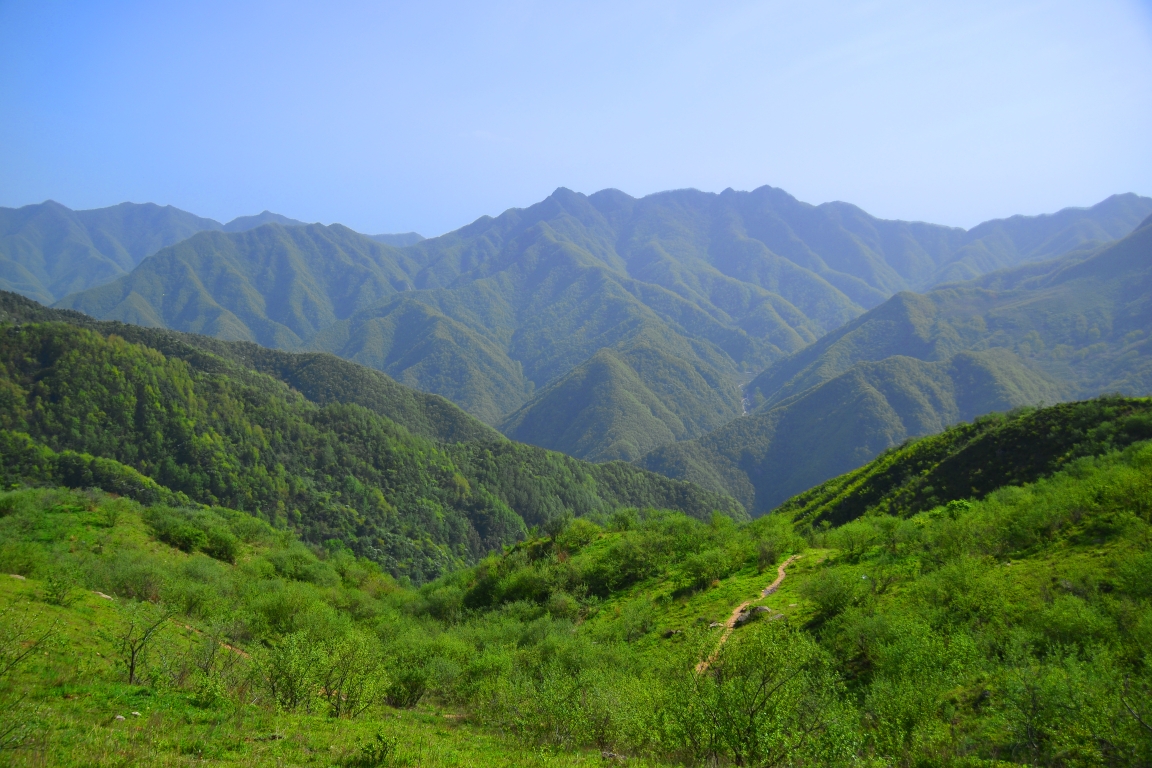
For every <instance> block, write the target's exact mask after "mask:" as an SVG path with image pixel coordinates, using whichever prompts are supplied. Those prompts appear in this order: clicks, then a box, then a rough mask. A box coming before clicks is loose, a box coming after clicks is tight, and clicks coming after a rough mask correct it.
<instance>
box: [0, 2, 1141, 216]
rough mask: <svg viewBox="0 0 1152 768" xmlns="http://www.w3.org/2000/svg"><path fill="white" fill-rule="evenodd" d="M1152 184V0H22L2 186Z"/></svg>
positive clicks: (370, 189) (205, 195)
mask: <svg viewBox="0 0 1152 768" xmlns="http://www.w3.org/2000/svg"><path fill="white" fill-rule="evenodd" d="M764 184H769V185H771V186H774V187H780V188H783V189H785V190H787V191H788V192H790V193H792V194H793V195H795V196H796V197H798V198H799V199H801V200H804V201H806V202H810V203H821V202H826V201H831V200H843V201H847V202H851V203H855V204H856V205H859V206H860V207H862V208H864V209H865V210H866V211H868V212H869V213H872V214H873V215H876V216H881V217H884V218H899V219H912V220H922V221H932V222H937V223H941V224H950V225H955V226H963V227H970V226H972V225H974V224H976V223H978V222H980V221H983V220H986V219H989V218H996V217H1002V216H1008V215H1012V214H1016V213H1024V214H1036V213H1043V212H1050V211H1055V210H1058V209H1059V208H1063V207H1065V206H1084V205H1091V204H1093V203H1095V202H1098V201H1100V200H1102V199H1104V198H1105V197H1107V196H1108V195H1110V194H1113V193H1118V192H1137V193H1140V194H1144V195H1152V0H1091V1H1088V0H1082V1H1078V2H1062V1H1061V0H1051V1H1049V2H1024V1H1020V0H995V1H994V2H985V0H970V1H968V2H963V3H959V2H931V1H930V0H929V1H926V0H916V1H914V2H913V1H909V2H903V1H900V0H893V1H891V2H889V1H885V0H861V1H860V2H822V1H821V0H805V1H804V2H796V1H795V0H788V1H787V2H728V1H726V0H714V1H713V2H707V3H705V2H692V3H690V2H677V1H676V0H663V1H661V2H646V1H637V2H632V1H630V0H613V1H612V2H594V1H592V2H579V3H577V2H563V1H562V0H551V1H547V2H532V1H529V0H519V1H517V0H509V1H507V2H490V3H467V4H465V3H450V2H436V1H435V0H430V1H426V2H420V3H416V2H409V3H390V2H327V3H320V2H292V1H291V0H287V1H281V2H244V1H243V0H229V2H216V1H215V0H198V1H197V2H195V3H193V2H183V3H175V2H163V0H150V1H149V2H115V0H109V1H107V2H54V1H53V0H29V1H27V2H25V1H24V0H0V206H20V205H26V204H30V203H37V202H41V201H43V200H45V199H53V200H56V201H58V202H61V203H63V204H64V205H67V206H69V207H72V208H95V207H101V206H106V205H113V204H116V203H119V202H123V201H126V200H127V201H132V202H155V203H160V204H170V205H175V206H177V207H178V208H183V209H185V210H188V211H192V212H193V213H197V214H199V215H202V216H209V217H212V218H215V219H218V220H221V221H227V220H228V219H231V218H233V217H235V216H240V215H248V214H253V213H257V212H259V211H262V210H265V209H270V210H273V211H276V212H278V213H282V214H284V215H287V216H291V217H294V218H298V219H302V220H305V221H321V222H324V223H332V222H340V223H343V224H345V225H347V226H350V227H352V228H353V229H356V230H358V231H362V232H367V233H370V234H374V233H380V232H404V231H411V230H415V231H418V232H420V233H422V234H424V235H429V236H431V235H436V234H440V233H443V232H446V231H449V230H452V229H455V228H457V227H460V226H463V225H464V224H466V223H468V222H470V221H473V220H474V219H476V218H477V217H479V216H481V215H485V214H487V215H496V214H499V213H500V212H501V211H503V210H505V209H507V208H510V207H523V206H526V205H531V204H532V203H534V202H537V201H539V200H541V199H543V198H544V197H546V196H547V195H548V194H550V193H551V192H552V191H553V190H554V189H555V188H556V187H560V186H563V187H568V188H569V189H574V190H576V191H578V192H584V193H588V194H590V193H592V192H595V191H597V190H599V189H603V188H606V187H615V188H617V189H621V190H623V191H625V192H627V193H629V194H631V195H635V196H641V195H646V194H650V193H653V192H658V191H662V190H666V189H676V188H684V187H695V188H697V189H702V190H707V191H714V192H719V191H722V190H723V189H725V188H727V187H732V188H735V189H754V188H756V187H759V186H762V185H764Z"/></svg>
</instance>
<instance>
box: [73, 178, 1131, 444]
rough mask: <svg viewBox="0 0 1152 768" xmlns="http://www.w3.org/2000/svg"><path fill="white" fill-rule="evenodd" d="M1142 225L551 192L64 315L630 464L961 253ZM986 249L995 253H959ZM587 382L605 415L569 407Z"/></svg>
mask: <svg viewBox="0 0 1152 768" xmlns="http://www.w3.org/2000/svg"><path fill="white" fill-rule="evenodd" d="M1147 212H1152V201H1150V200H1146V199H1145V198H1139V197H1136V196H1133V195H1127V196H1118V197H1116V198H1110V199H1109V200H1107V201H1105V202H1104V203H1101V204H1100V205H1098V206H1095V207H1093V208H1090V209H1068V210H1065V211H1062V212H1060V213H1058V214H1054V215H1053V216H1048V217H1017V218H1016V219H1011V220H1005V221H1003V222H989V223H987V224H986V225H982V227H983V229H980V228H978V229H977V230H973V231H972V232H965V231H963V230H960V229H954V228H947V227H939V226H934V225H929V224H920V223H907V222H893V221H882V220H879V219H875V218H874V217H871V216H869V215H867V214H866V213H864V212H863V211H861V210H860V209H858V208H855V207H853V206H850V205H847V204H844V203H829V204H826V205H820V206H812V205H808V204H805V203H801V202H800V201H798V200H796V199H795V198H793V197H791V196H790V195H788V194H787V193H785V192H783V191H781V190H778V189H772V188H770V187H762V188H760V189H757V190H755V191H753V192H734V191H732V190H727V191H725V192H724V193H722V194H719V195H714V194H707V193H702V192H697V191H695V190H679V191H675V192H667V193H660V194H657V195H650V196H648V197H645V198H642V199H635V198H632V197H629V196H628V195H625V194H623V193H621V192H618V191H616V190H604V191H602V192H598V193H596V194H594V195H591V196H585V195H581V194H577V193H574V192H571V191H569V190H566V189H558V190H556V192H555V193H554V194H553V195H551V196H550V197H549V198H548V199H546V200H544V201H542V202H540V203H538V204H536V205H534V206H531V207H529V208H525V209H513V210H509V211H506V212H505V213H503V214H501V215H500V216H499V217H496V218H490V217H484V218H481V219H479V220H477V221H476V222H474V223H472V224H470V225H468V226H466V227H463V228H462V229H459V230H457V231H455V232H451V233H449V234H447V235H444V236H442V237H438V238H432V239H420V240H418V241H415V242H413V243H412V244H410V245H408V246H407V247H404V248H392V247H390V245H384V244H381V242H379V240H380V238H368V237H364V236H360V235H357V234H355V233H353V232H351V231H350V230H347V229H345V228H342V227H339V226H333V227H321V226H319V225H311V226H306V227H294V228H292V229H290V230H286V229H283V228H279V227H277V226H266V227H261V228H259V229H255V230H252V231H250V232H247V233H241V234H236V235H228V234H218V233H202V234H200V235H197V236H196V237H193V238H191V239H189V240H187V241H185V242H182V243H180V244H178V245H176V246H174V247H171V248H168V249H165V250H163V251H161V252H160V253H158V254H156V255H155V256H154V257H152V258H150V259H148V260H147V262H145V263H143V264H141V265H140V266H139V267H138V268H137V269H136V270H135V271H134V272H133V273H132V274H131V275H129V276H125V277H124V278H122V279H119V280H117V281H115V282H114V283H110V284H108V285H104V286H102V287H98V288H95V289H92V290H89V291H86V292H82V293H79V294H75V295H72V296H69V297H67V298H66V299H65V300H64V301H62V302H61V303H60V306H65V307H70V308H74V309H79V310H81V311H83V312H86V313H88V314H91V315H93V316H95V317H98V318H101V319H116V320H121V321H124V322H130V323H138V324H143V325H152V326H157V327H167V328H173V329H177V330H183V331H191V332H196V333H204V334H208V335H212V336H218V337H221V338H227V339H244V340H249V341H254V342H257V343H260V344H263V345H266V346H273V347H277V348H281V349H287V350H304V349H310V350H316V351H326V352H331V353H333V354H336V355H339V356H340V357H344V358H347V359H349V360H354V361H356V362H359V363H362V364H364V365H366V366H369V367H372V368H376V369H377V370H381V371H384V372H386V373H388V374H389V375H390V376H392V377H393V378H395V379H396V380H397V381H400V382H401V383H403V384H405V385H408V386H411V387H414V388H417V389H421V390H424V391H427V392H434V393H436V394H440V395H443V396H444V397H446V398H448V399H450V400H452V401H453V402H455V403H456V404H458V405H460V406H461V407H463V408H465V409H466V410H467V411H469V412H470V413H472V414H473V415H475V416H477V417H479V418H481V419H482V420H484V421H485V422H487V423H488V424H491V425H494V426H495V425H505V427H506V429H507V430H509V432H508V434H510V435H514V436H515V437H517V438H518V439H523V440H526V441H529V442H532V443H534V444H537V445H540V446H543V447H547V448H552V449H557V450H565V451H571V452H573V455H575V456H578V457H583V458H590V459H596V460H600V459H604V458H624V459H633V458H636V457H638V456H640V455H641V454H643V453H644V452H646V451H648V450H650V449H652V448H655V447H657V446H658V445H660V444H662V443H667V442H669V441H671V440H676V439H691V438H694V437H698V436H701V435H703V434H705V433H707V432H708V431H710V430H712V429H714V428H716V427H717V426H719V425H720V424H723V423H724V422H726V421H729V420H731V419H734V418H736V417H737V416H739V415H740V413H741V412H742V408H741V405H740V394H739V387H740V385H741V384H742V383H743V382H745V381H746V380H747V376H748V375H749V374H751V373H754V372H756V371H760V370H763V369H764V368H765V367H768V366H769V365H770V364H771V363H773V362H774V361H777V360H779V359H781V358H783V357H785V356H787V355H789V354H791V353H795V352H797V351H798V350H801V349H803V348H805V347H806V346H808V345H809V344H811V343H812V342H814V341H816V340H817V339H818V338H820V337H821V336H823V335H825V334H826V333H828V332H830V331H833V330H834V329H836V328H839V327H840V326H842V325H843V324H844V323H846V322H849V321H851V320H852V319H853V318H855V317H857V316H858V315H860V314H861V313H862V312H864V311H865V310H867V309H869V308H871V307H874V306H876V305H877V304H880V303H881V302H883V301H884V300H885V299H887V298H888V297H889V296H891V295H892V294H893V293H895V292H897V291H900V290H905V289H909V288H913V287H917V286H920V285H921V284H923V283H924V282H925V281H930V280H932V279H933V275H935V274H936V273H937V272H938V271H939V270H941V269H944V268H946V267H948V265H950V264H952V262H953V261H956V259H959V261H956V264H961V263H962V264H964V265H971V264H977V266H976V267H967V266H966V267H965V268H972V269H982V268H983V267H980V266H979V265H980V264H986V265H987V266H989V268H993V267H996V266H999V265H1001V264H1002V263H1005V262H1007V263H1017V262H1021V261H1027V260H1029V259H1035V258H1041V257H1042V256H1046V255H1050V254H1053V253H1056V252H1063V251H1061V249H1074V248H1078V247H1084V246H1086V245H1091V244H1095V243H1096V242H1097V240H1098V239H1099V238H1102V237H1105V236H1106V235H1108V234H1109V233H1117V234H1124V233H1126V232H1127V231H1128V230H1130V229H1131V227H1132V226H1135V224H1136V223H1137V222H1138V221H1139V218H1140V216H1141V215H1147ZM1126 224H1127V229H1126V228H1125V227H1126ZM386 242H389V243H399V242H401V241H399V240H391V241H388V240H386ZM977 243H984V245H981V246H980V247H981V248H983V249H984V250H986V251H989V252H990V253H994V254H995V258H994V259H992V260H990V261H989V260H985V261H979V260H978V259H975V258H969V256H970V254H969V255H957V254H960V249H963V248H966V247H967V248H969V250H971V249H972V248H976V244H977ZM981 252H983V251H981ZM965 253H968V252H965ZM953 266H955V265H953ZM956 268H957V269H958V268H959V267H958V266H956ZM641 350H642V351H641ZM601 352H604V353H605V354H606V355H607V357H603V356H602V357H599V358H595V356H596V355H598V353H601ZM609 353H610V354H609ZM594 358H595V359H594ZM639 358H643V359H644V360H646V361H650V362H642V361H641V360H639ZM607 359H612V360H615V361H625V362H624V363H623V364H613V365H607V366H606V365H604V364H603V361H604V360H607ZM590 375H591V376H592V379H589V376H590ZM668 375H671V378H668ZM591 380H595V381H596V382H598V383H597V384H596V386H597V387H600V389H601V390H602V391H604V392H606V393H611V394H610V395H609V396H608V397H609V401H608V402H600V400H599V398H596V399H595V401H594V399H592V398H589V397H587V396H575V397H574V396H573V395H572V393H574V391H575V390H576V389H578V388H579V387H581V386H583V385H584V382H586V381H591ZM566 393H567V394H566ZM657 401H660V403H662V405H663V408H661V407H658V405H656V402H657ZM561 403H563V404H565V406H566V407H569V408H571V407H577V406H578V407H579V409H580V410H579V411H568V410H564V411H558V410H557V409H556V406H557V405H558V404H561Z"/></svg>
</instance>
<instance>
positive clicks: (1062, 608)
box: [0, 398, 1152, 768]
mask: <svg viewBox="0 0 1152 768" xmlns="http://www.w3.org/2000/svg"><path fill="white" fill-rule="evenodd" d="M1149 434H1152V402H1150V401H1148V400H1143V401H1136V400H1126V399H1122V398H1109V399H1106V400H1100V401H1095V402H1092V403H1078V404H1072V405H1063V406H1059V407H1057V408H1050V409H1044V410H1038V411H1029V412H1026V413H1019V414H1016V415H1014V416H1013V417H1010V418H993V419H983V420H981V421H980V422H978V423H975V424H966V425H963V426H962V427H958V428H956V429H953V430H950V431H949V433H947V434H946V435H942V436H940V437H939V438H929V439H927V440H922V441H918V442H916V443H914V444H911V445H908V446H904V447H902V448H899V449H896V450H894V451H891V452H889V453H888V454H886V455H885V456H883V457H881V458H879V459H877V460H876V461H875V462H873V463H872V464H870V465H869V466H867V467H865V468H863V470H862V471H861V472H857V473H853V474H852V475H849V476H846V477H842V478H837V479H836V481H834V482H833V483H829V484H827V486H826V487H825V489H824V490H823V491H822V490H820V489H816V493H815V494H814V495H813V494H806V496H805V498H803V499H796V500H794V501H795V502H796V504H793V503H791V502H790V503H789V504H788V505H785V508H784V510H790V511H792V512H797V513H799V514H798V516H797V517H796V518H795V519H794V518H793V517H792V515H790V514H786V513H783V514H774V515H770V516H768V517H764V518H761V519H759V520H755V521H747V522H744V523H735V522H733V521H732V520H730V519H727V518H724V517H721V516H716V517H713V518H712V519H710V520H709V521H707V522H703V521H700V520H695V519H692V518H688V517H685V516H683V515H680V514H677V513H670V512H666V511H657V510H649V511H645V512H639V513H638V512H637V511H635V510H619V511H618V512H617V513H616V514H614V515H612V516H611V517H610V518H608V519H607V520H605V521H604V522H605V523H606V525H604V526H600V525H597V524H596V523H594V522H591V521H590V520H588V519H569V520H563V521H556V523H557V524H555V525H553V526H550V529H549V534H550V535H546V536H540V535H537V536H531V537H529V538H527V539H526V540H524V541H522V542H519V543H518V544H516V545H515V546H512V547H509V548H507V549H504V550H501V551H499V552H497V553H493V554H492V555H491V556H489V557H486V558H484V559H483V561H481V562H480V563H478V564H476V565H475V566H473V567H469V568H463V569H459V570H456V571H454V572H452V573H449V574H446V575H444V576H442V577H441V578H438V579H436V580H435V581H432V582H430V583H427V584H424V585H422V586H420V587H419V588H413V587H411V586H409V585H406V584H404V583H403V582H397V581H396V580H394V579H392V578H391V577H389V576H388V575H387V574H385V573H382V572H381V570H380V568H379V566H378V564H377V563H375V562H372V561H371V560H367V559H365V558H363V557H357V556H355V554H354V553H352V552H350V551H349V550H348V549H347V548H346V547H345V546H343V545H342V544H341V543H340V542H337V541H329V542H326V543H325V544H324V545H323V546H317V545H313V546H306V545H305V544H303V543H302V542H301V541H299V540H298V539H297V538H296V537H294V536H293V535H292V534H291V532H286V531H283V530H277V529H275V528H273V527H272V526H270V525H269V524H268V523H267V522H264V521H261V520H259V519H257V518H254V517H253V516H251V515H249V514H246V513H244V512H238V511H235V510H231V509H226V508H221V507H216V508H213V509H204V508H191V507H183V508H174V507H171V506H165V505H161V504H153V505H144V504H139V503H136V502H134V501H132V500H130V499H127V498H124V497H123V496H119V497H117V496H114V495H111V494H108V493H105V492H102V491H99V490H94V489H91V488H89V489H85V490H72V491H70V490H66V489H59V488H26V487H24V488H20V487H17V488H6V489H4V490H2V491H0V572H4V573H9V574H13V576H14V578H12V577H6V578H3V579H0V654H2V656H0V658H2V659H3V661H4V664H3V666H2V667H0V734H2V735H3V737H4V741H3V742H0V743H2V744H3V745H4V747H5V748H6V750H5V757H6V763H10V764H12V765H14V766H40V765H44V764H52V765H60V766H77V767H79V766H90V765H105V764H115V763H131V764H133V765H135V764H157V765H183V764H186V763H188V762H189V761H190V760H192V759H195V761H196V762H203V761H211V762H212V763H214V764H218V765H230V766H247V767H249V768H253V767H255V766H269V768H271V767H272V766H281V765H285V764H293V765H295V764H323V765H328V764H332V763H335V764H337V765H344V766H349V768H356V767H359V766H379V765H420V766H430V767H435V768H439V767H440V766H443V768H449V767H450V766H460V765H505V766H509V767H510V768H518V767H519V766H523V767H524V768H529V766H535V767H537V768H538V766H540V765H541V759H540V754H541V753H545V752H546V753H547V757H546V762H547V764H548V765H550V766H568V765H572V766H576V765H589V764H595V763H597V762H604V761H605V760H610V761H612V762H622V761H627V762H630V763H632V762H634V763H636V764H643V765H646V766H651V768H659V767H660V766H673V765H675V766H699V767H700V768H703V766H716V765H735V764H741V763H742V764H745V765H795V766H800V765H848V764H868V763H876V764H884V765H997V766H1014V765H1020V766H1037V765H1069V766H1071V765H1083V766H1113V765H1114V766H1143V765H1146V764H1148V763H1149V761H1150V760H1152V739H1149V734H1148V730H1147V723H1149V722H1152V667H1150V666H1149V647H1150V646H1149V642H1148V636H1149V627H1150V626H1152V623H1150V622H1152V589H1149V583H1148V579H1147V575H1148V570H1149V568H1150V567H1152V537H1150V536H1149V535H1148V534H1149V530H1150V527H1152V504H1150V503H1149V499H1150V498H1152V474H1150V473H1149V470H1150V469H1152V441H1149V440H1146V439H1144V438H1145V437H1146V436H1147V435H1149ZM125 469H126V468H125ZM929 484H932V485H934V486H936V487H935V488H934V489H933V488H929V487H928V486H929ZM969 486H971V487H970V488H969ZM809 502H815V503H816V504H817V507H812V506H809ZM817 508H819V509H821V510H824V512H831V514H828V515H825V514H824V512H820V513H819V514H817V515H816V516H815V517H813V516H812V515H811V514H808V513H809V512H812V511H816V509H817ZM836 509H840V510H842V511H845V512H846V511H847V510H849V509H851V510H854V511H852V512H851V513H848V514H841V512H836V511H834V510H836ZM784 510H782V512H783V511H784ZM833 519H846V520H848V522H845V523H843V524H840V525H836V526H833V525H832V524H831V522H832V520H833ZM812 523H817V524H816V525H812ZM766 692H768V693H767V694H766ZM117 716H119V717H117ZM193 755H194V756H195V757H194V758H193Z"/></svg>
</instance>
